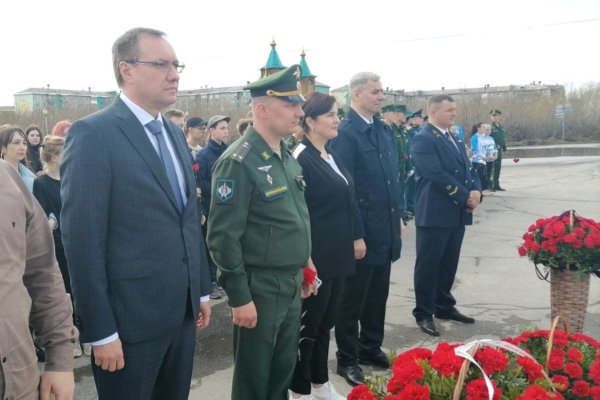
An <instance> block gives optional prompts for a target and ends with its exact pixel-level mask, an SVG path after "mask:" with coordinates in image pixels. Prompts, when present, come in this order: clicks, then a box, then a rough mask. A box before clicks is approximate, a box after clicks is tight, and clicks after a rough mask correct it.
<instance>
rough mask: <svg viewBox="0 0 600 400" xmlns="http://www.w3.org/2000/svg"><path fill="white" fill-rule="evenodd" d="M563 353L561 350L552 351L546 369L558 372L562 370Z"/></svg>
mask: <svg viewBox="0 0 600 400" xmlns="http://www.w3.org/2000/svg"><path fill="white" fill-rule="evenodd" d="M564 357H565V352H564V351H563V350H561V349H553V350H552V351H551V352H550V357H548V369H549V370H550V371H558V370H561V369H562V368H563V362H564Z"/></svg>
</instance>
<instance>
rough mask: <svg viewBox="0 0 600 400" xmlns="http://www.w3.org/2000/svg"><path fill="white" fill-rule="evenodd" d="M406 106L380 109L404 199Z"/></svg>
mask: <svg viewBox="0 0 600 400" xmlns="http://www.w3.org/2000/svg"><path fill="white" fill-rule="evenodd" d="M406 114H407V110H406V106H405V105H404V104H388V105H385V106H383V107H382V108H381V116H382V120H383V121H384V122H385V123H387V124H388V125H389V126H390V128H392V133H393V134H394V143H395V144H396V150H397V152H398V173H399V175H400V195H401V196H402V197H404V193H405V191H406V181H407V173H408V170H407V168H406V167H407V160H408V158H409V153H408V143H407V141H406V133H405V123H406ZM402 219H403V220H405V221H408V220H410V219H411V217H410V216H409V215H408V214H406V213H404V215H402Z"/></svg>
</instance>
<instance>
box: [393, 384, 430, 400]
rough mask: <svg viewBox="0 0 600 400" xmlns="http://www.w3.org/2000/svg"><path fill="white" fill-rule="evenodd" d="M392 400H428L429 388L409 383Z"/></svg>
mask: <svg viewBox="0 0 600 400" xmlns="http://www.w3.org/2000/svg"><path fill="white" fill-rule="evenodd" d="M386 399H393V400H429V388H428V387H427V386H423V385H418V384H416V383H410V384H408V385H406V387H405V388H404V390H403V391H402V392H400V393H398V394H397V395H396V396H394V397H393V398H388V397H386Z"/></svg>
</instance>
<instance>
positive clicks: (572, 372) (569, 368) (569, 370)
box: [565, 363, 583, 379]
mask: <svg viewBox="0 0 600 400" xmlns="http://www.w3.org/2000/svg"><path fill="white" fill-rule="evenodd" d="M565 373H566V374H567V375H569V376H570V377H571V378H572V379H578V378H581V377H582V376H583V370H582V369H581V366H580V365H579V364H576V363H568V364H565Z"/></svg>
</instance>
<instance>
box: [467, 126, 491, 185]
mask: <svg viewBox="0 0 600 400" xmlns="http://www.w3.org/2000/svg"><path fill="white" fill-rule="evenodd" d="M485 132H486V127H485V124H484V123H483V122H478V123H476V124H475V125H473V128H472V129H471V167H472V168H473V171H475V173H476V174H477V177H478V178H479V182H480V184H481V190H482V194H484V195H487V194H489V190H488V187H487V166H486V147H485V144H486V140H485V137H486V134H485Z"/></svg>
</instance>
